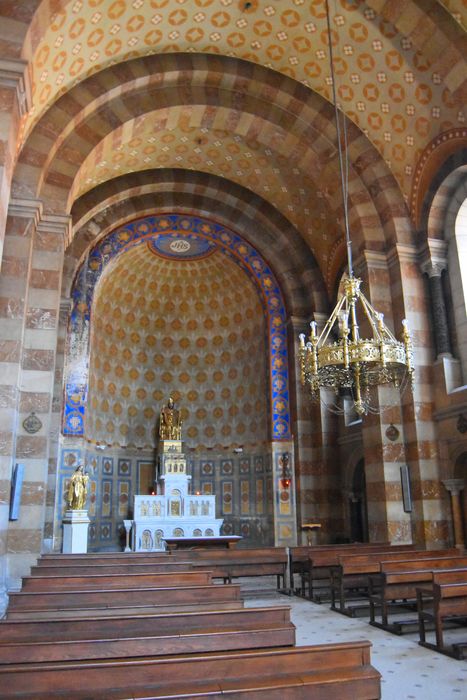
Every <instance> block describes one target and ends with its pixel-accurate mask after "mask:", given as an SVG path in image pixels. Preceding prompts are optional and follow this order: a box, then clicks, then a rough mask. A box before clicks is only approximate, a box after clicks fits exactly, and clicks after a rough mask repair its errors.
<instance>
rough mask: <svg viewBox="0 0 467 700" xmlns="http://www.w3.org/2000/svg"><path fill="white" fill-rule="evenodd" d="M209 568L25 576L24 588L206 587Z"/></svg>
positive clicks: (84, 589)
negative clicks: (129, 573) (201, 569)
mask: <svg viewBox="0 0 467 700" xmlns="http://www.w3.org/2000/svg"><path fill="white" fill-rule="evenodd" d="M211 580H212V576H211V572H210V571H175V572H173V571H170V572H162V573H161V572H157V573H149V574H148V573H133V574H131V575H128V574H102V573H98V574H87V575H82V576H80V575H76V574H75V575H73V576H64V575H60V574H59V575H56V576H26V577H24V578H23V588H22V590H24V591H59V590H62V591H66V590H76V591H90V590H95V589H104V588H105V589H108V590H114V589H122V588H128V587H129V586H130V585H131V587H132V588H158V587H167V586H190V585H193V586H206V585H208V584H210V583H211Z"/></svg>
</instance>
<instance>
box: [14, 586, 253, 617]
mask: <svg viewBox="0 0 467 700" xmlns="http://www.w3.org/2000/svg"><path fill="white" fill-rule="evenodd" d="M127 585H128V586H131V578H128V584H127ZM234 601H240V586H238V585H226V586H214V585H207V586H179V587H176V588H144V589H141V588H130V587H128V588H126V589H115V590H112V591H110V592H109V591H108V590H107V589H104V590H99V589H97V590H88V591H85V592H83V591H50V590H49V591H40V592H36V591H34V592H27V591H19V592H18V593H10V595H9V604H8V608H7V612H6V615H7V619H11V618H12V616H14V614H15V613H23V614H24V613H28V612H30V613H34V614H37V613H39V612H45V613H48V614H50V613H51V612H52V611H54V612H55V613H57V614H58V613H59V611H60V614H61V612H63V611H66V610H74V611H75V612H78V611H79V614H80V616H85V615H86V614H88V615H89V614H92V613H93V612H94V613H95V610H96V609H97V608H99V609H101V612H102V611H103V610H112V611H113V613H114V614H115V609H117V608H118V609H120V611H121V612H123V610H129V611H130V612H136V610H137V608H138V607H140V608H159V609H160V610H165V609H167V608H168V607H169V606H174V605H178V606H180V605H184V606H190V605H195V606H197V605H200V604H204V605H206V604H208V603H209V604H211V609H212V603H216V604H218V603H224V602H234ZM185 609H186V607H185ZM16 619H18V615H16Z"/></svg>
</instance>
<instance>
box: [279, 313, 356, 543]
mask: <svg viewBox="0 0 467 700" xmlns="http://www.w3.org/2000/svg"><path fill="white" fill-rule="evenodd" d="M313 320H315V321H316V322H317V324H318V328H320V329H322V328H323V326H324V324H325V322H326V320H327V316H326V315H324V314H320V313H316V312H315V313H314V314H313ZM309 331H310V326H309V320H308V319H304V318H297V317H293V318H291V319H290V320H289V337H290V338H291V347H289V358H291V359H292V358H294V364H293V367H294V372H295V373H294V376H293V377H292V372H291V376H290V389H291V396H292V397H293V400H294V401H295V404H294V407H295V416H296V417H295V421H294V424H293V431H294V436H295V449H296V454H295V456H296V477H297V489H296V496H297V501H298V503H297V523H298V530H299V535H300V538H301V542H302V543H306V534H305V533H304V532H302V531H301V529H300V525H301V524H302V523H307V522H311V521H313V522H317V523H320V524H321V531H320V539H321V541H322V542H327V541H329V539H331V538H332V537H333V535H334V534H335V532H340V531H341V530H342V527H343V514H342V499H341V496H340V490H339V484H340V473H339V464H340V462H339V454H338V450H339V448H338V443H337V418H336V416H334V415H333V414H331V413H329V412H328V411H327V410H326V409H325V408H323V406H322V405H321V404H320V403H317V404H314V403H312V401H311V399H310V395H309V388H308V387H306V386H305V387H302V385H301V382H300V368H299V362H298V352H297V351H298V337H299V334H300V333H305V335H308V334H309ZM290 364H291V366H292V361H291V363H290Z"/></svg>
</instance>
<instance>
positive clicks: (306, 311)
mask: <svg viewBox="0 0 467 700" xmlns="http://www.w3.org/2000/svg"><path fill="white" fill-rule="evenodd" d="M0 15H1V22H0V107H1V112H0V144H1V149H0V373H1V379H0V415H1V419H2V420H1V427H0V612H1V611H2V610H4V609H5V608H6V606H7V603H8V594H9V593H10V592H11V591H17V590H18V589H19V588H20V586H21V579H22V577H24V576H26V575H27V574H28V572H29V569H30V567H31V566H33V565H34V564H35V562H36V560H37V559H38V557H39V556H41V555H47V554H53V553H58V552H61V551H62V543H63V519H64V515H65V512H66V507H67V505H66V498H67V490H68V488H69V484H70V479H71V477H72V475H73V473H74V472H75V470H76V469H77V467H78V466H79V465H83V466H84V470H85V472H86V474H87V475H88V477H89V479H88V483H87V510H88V516H89V520H90V523H89V533H88V544H87V548H88V552H89V553H90V554H93V553H96V554H97V553H104V554H105V556H107V555H109V553H112V552H121V551H122V549H123V547H124V546H125V528H124V526H123V521H124V520H128V519H129V518H130V519H131V518H132V517H133V503H134V498H135V496H137V495H138V494H148V495H149V494H151V493H153V492H154V488H155V472H156V470H157V447H158V433H157V426H158V419H159V415H160V411H161V409H162V407H163V406H164V405H165V404H166V402H167V399H168V397H169V396H171V397H173V400H174V401H175V404H176V406H177V407H178V408H179V410H180V412H181V419H182V426H183V428H182V433H183V434H182V437H183V445H184V454H185V457H186V460H187V472H188V473H189V474H190V475H191V489H192V493H193V494H195V493H196V494H201V495H206V496H213V495H215V497H216V516H217V517H218V518H222V519H223V526H222V535H224V536H238V537H241V538H242V539H241V541H240V543H239V544H238V549H239V550H240V549H242V548H249V547H294V546H298V545H305V544H306V543H307V542H308V541H310V538H311V537H313V542H319V543H320V544H323V545H324V544H345V543H352V542H362V543H369V544H371V543H375V542H388V543H392V544H394V545H415V546H417V547H418V548H422V549H429V550H439V549H441V548H443V547H458V548H459V549H462V548H463V547H464V546H465V544H466V539H465V538H466V537H467V495H466V491H467V489H466V488H465V483H466V478H467V315H466V304H467V275H466V269H467V265H466V264H467V175H466V173H467V127H466V125H465V103H466V97H467V66H466V60H467V59H466V56H467V53H466V49H467V40H466V27H467V3H466V2H465V0H403V1H401V0H328V2H327V1H326V0H286V1H284V0H248V1H246V0H172V1H171V0H25V1H22V2H17V1H15V0H2V2H0ZM349 231H350V236H351V240H350V244H349V239H348V232H349ZM346 236H347V237H346ZM350 255H351V258H349V256H350ZM349 259H351V261H352V265H353V267H352V268H351V269H349ZM353 273H355V277H357V278H358V279H360V280H361V289H362V291H363V294H364V295H365V297H366V299H368V300H369V302H370V303H371V305H372V307H374V308H375V309H376V310H377V311H378V312H379V313H382V314H384V324H385V326H387V328H388V329H389V331H390V333H391V334H393V336H394V338H396V339H397V341H400V340H401V337H402V321H405V319H406V320H407V324H408V329H409V333H410V344H411V345H410V347H411V357H412V360H413V386H405V384H404V386H403V387H399V386H393V385H388V384H382V385H377V386H373V387H371V389H370V393H369V394H368V396H369V395H370V394H371V406H370V403H368V405H367V406H366V407H365V410H364V411H361V412H360V411H359V410H356V405H357V404H356V403H355V396H353V395H352V392H349V391H348V390H346V389H345V388H344V389H342V388H338V389H336V392H335V395H333V397H330V393H332V392H330V390H329V388H327V389H322V390H321V392H320V394H319V395H320V400H317V401H316V400H312V397H311V396H310V386H309V383H308V382H307V381H305V384H303V382H302V381H301V378H302V375H303V358H302V355H301V349H300V343H299V335H300V334H302V333H304V334H306V336H307V340H308V337H310V338H311V337H312V336H309V334H310V322H314V323H315V324H316V325H315V326H313V328H317V329H318V331H317V332H318V333H321V331H322V330H323V328H324V329H325V328H326V327H327V326H326V323H327V320H328V319H329V317H330V314H331V312H332V311H333V309H334V308H335V306H336V303H337V301H338V299H339V298H340V297H341V296H342V294H343V289H346V286H345V285H346V280H348V278H349V276H350V277H352V274H353ZM344 297H345V292H344ZM344 297H342V298H344ZM378 318H380V319H381V324H382V323H383V321H382V318H383V317H382V316H381V317H378ZM369 325H374V324H372V322H371V320H370V323H368V322H367V323H365V321H362V327H361V331H362V334H363V333H366V332H368V328H367V327H368V326H369ZM377 325H378V324H377V322H376V326H377ZM366 326H367V327H366ZM352 327H354V326H352ZM341 330H342V327H341ZM313 332H314V331H313V330H312V333H313ZM335 337H337V336H335ZM310 347H311V344H310ZM408 355H409V353H407V357H408ZM396 384H397V382H396ZM318 393H319V392H318ZM315 398H316V397H315ZM368 401H370V399H368ZM330 404H332V405H330ZM337 404H338V408H339V410H337ZM357 408H358V405H357ZM334 409H335V410H334ZM15 491H16V492H17V494H19V496H18V498H19V505H18V507H17V508H13V507H12V504H13V500H14V495H15ZM310 524H313V525H314V526H315V530H314V532H313V533H312V534H311V533H310V531H309V526H310ZM307 527H308V529H307Z"/></svg>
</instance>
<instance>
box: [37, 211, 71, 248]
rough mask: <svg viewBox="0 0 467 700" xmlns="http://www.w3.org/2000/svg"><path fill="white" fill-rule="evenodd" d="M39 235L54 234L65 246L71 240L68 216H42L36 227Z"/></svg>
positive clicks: (69, 218) (69, 217)
mask: <svg viewBox="0 0 467 700" xmlns="http://www.w3.org/2000/svg"><path fill="white" fill-rule="evenodd" d="M37 230H38V232H39V233H42V232H44V233H56V234H57V235H58V236H60V237H61V238H62V239H63V243H64V245H65V246H67V245H68V244H69V243H71V238H72V219H71V216H70V214H44V215H43V216H41V218H40V221H39V222H38V225H37Z"/></svg>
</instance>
